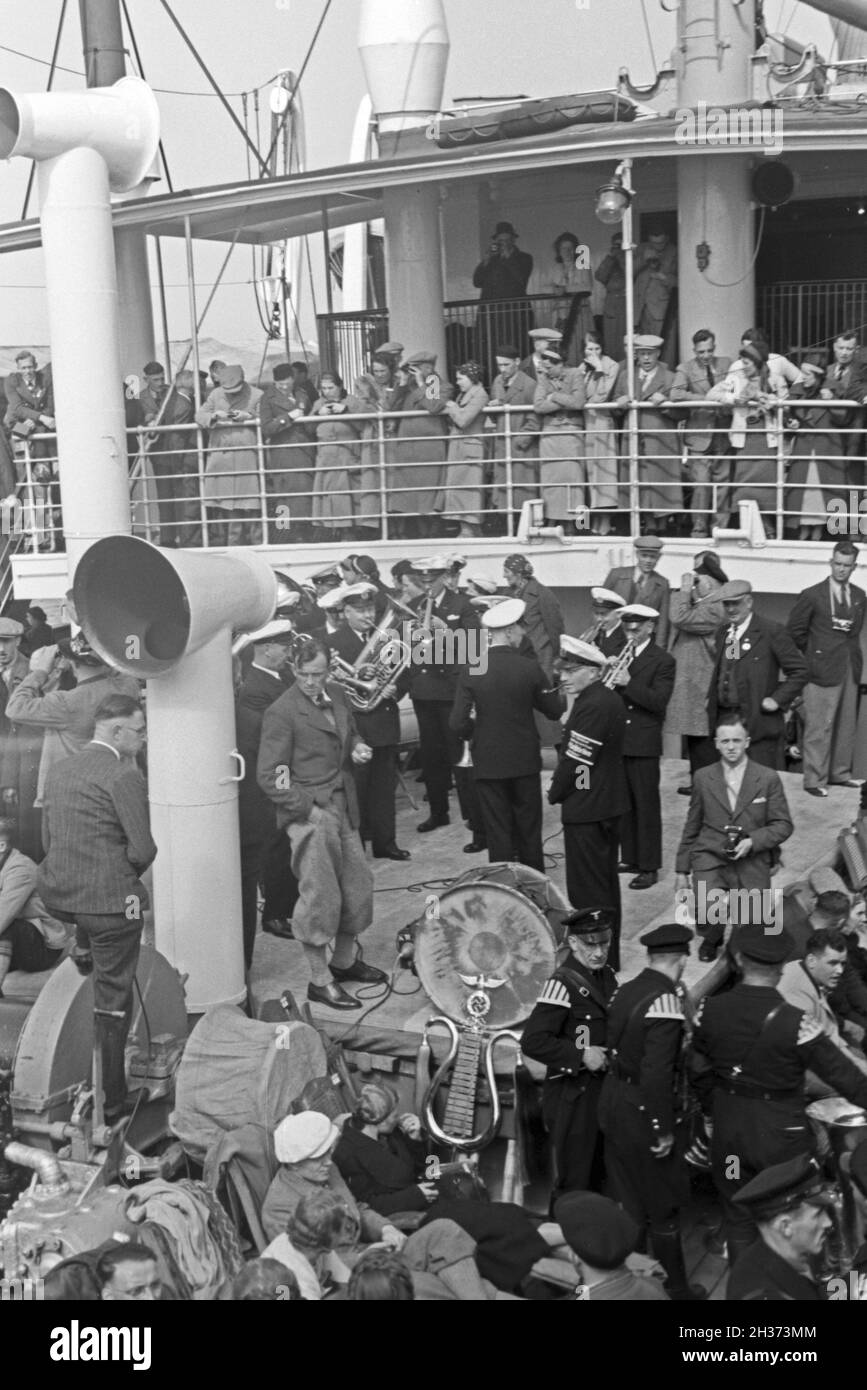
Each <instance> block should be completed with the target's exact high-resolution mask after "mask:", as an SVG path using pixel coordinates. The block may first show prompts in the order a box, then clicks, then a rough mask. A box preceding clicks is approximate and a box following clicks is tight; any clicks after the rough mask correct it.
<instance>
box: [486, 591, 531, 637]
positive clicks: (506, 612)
mask: <svg viewBox="0 0 867 1390" xmlns="http://www.w3.org/2000/svg"><path fill="white" fill-rule="evenodd" d="M526 611H527V605H526V603H525V602H524V600H523V599H522V598H507V599H504V600H503V602H502V603H495V604H494V605H493V607H491V608H489V609H488V611H487V613H483V614H482V627H486V628H490V629H491V630H492V631H495V632H496V631H497V630H498V629H500V628H504V627H513V626H514V625H515V623H519V622H520V621H521V619H522V618H523V616H524V614H525V612H526Z"/></svg>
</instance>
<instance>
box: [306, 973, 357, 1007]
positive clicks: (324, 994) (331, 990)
mask: <svg viewBox="0 0 867 1390" xmlns="http://www.w3.org/2000/svg"><path fill="white" fill-rule="evenodd" d="M307 998H308V999H309V1000H310V1003H311V1004H324V1005H325V1007H326V1008H328V1009H360V1008H361V1000H360V999H355V998H354V997H353V995H351V994H347V992H346V990H345V989H341V988H340V985H338V984H336V983H335V981H333V980H330V981H329V983H328V984H327V985H308V986H307Z"/></svg>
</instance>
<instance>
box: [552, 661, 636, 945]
mask: <svg viewBox="0 0 867 1390" xmlns="http://www.w3.org/2000/svg"><path fill="white" fill-rule="evenodd" d="M605 664H606V658H605V657H604V656H603V655H602V653H601V652H600V651H599V650H598V649H597V648H596V647H591V646H590V645H589V643H587V642H582V641H581V639H580V638H578V637H567V636H563V637H561V638H560V673H561V675H560V678H561V684H562V689H563V693H564V694H565V696H566V699H567V701H572V708H571V710H570V712H569V716H568V718H567V720H566V723H565V725H564V728H563V742H562V744H561V745H560V761H559V763H558V764H557V767H556V769H555V771H554V777H553V779H552V781H551V786H550V787H549V789H548V800H549V801H550V803H551V805H552V806H557V805H559V806H560V807H561V812H560V814H561V817H562V821H563V848H564V850H565V854H566V893H567V895H568V898H569V901H570V903H571V904H572V906H573V907H602V908H609V909H610V910H611V913H612V916H613V919H614V923H613V926H612V940H611V955H610V963H611V968H612V970H619V968H620V880H619V879H618V877H617V862H618V857H619V856H618V850H619V845H620V825H621V822H622V818H623V814H624V812H625V811H626V810H628V807H629V791H628V788H627V785H626V774H625V772H624V771H623V739H624V734H625V730H626V710H625V709H624V707H623V701H622V700H621V698H620V696H619V695H616V694H615V693H614V691H613V690H606V688H605V686H604V685H602V684H601V678H602V671H603V668H604V666H605Z"/></svg>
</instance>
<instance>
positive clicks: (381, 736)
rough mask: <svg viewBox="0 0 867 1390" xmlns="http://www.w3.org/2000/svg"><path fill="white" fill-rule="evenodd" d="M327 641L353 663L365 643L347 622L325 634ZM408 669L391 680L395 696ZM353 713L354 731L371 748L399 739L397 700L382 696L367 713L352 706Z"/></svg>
mask: <svg viewBox="0 0 867 1390" xmlns="http://www.w3.org/2000/svg"><path fill="white" fill-rule="evenodd" d="M328 645H329V647H330V648H331V650H332V652H336V653H337V655H338V656H339V657H340V658H341V660H343V661H348V662H349V665H350V666H354V665H355V662H356V659H357V657H358V655H359V653H360V652H361V651H362V649H363V647H364V646H365V640H364V638H362V637H360V636H359V635H358V633H357V632H354V631H353V630H352V628H351V627H350V626H349V624H348V623H341V624H340V627H339V628H338V629H337V631H336V632H335V633H332V635H331V637H329V639H328ZM411 669H412V668H411V667H409V668H407V670H406V671H404V672H403V674H402V675H401V676H399V677H398V679H397V681H396V682H395V684H396V686H397V698H398V700H399V699H400V698H401V696H402V695H404V694H405V693H406V691H407V689H408V688H409V684H410V680H411V675H410V671H411ZM354 714H355V723H356V726H357V728H358V732H359V733H360V734H361V737H362V738H363V739H364V741H365V743H369V744H370V746H371V748H387V747H391V746H393V745H394V744H397V743H400V712H399V710H398V708H397V700H383V701H381V703H380V704H378V705H377V707H376V709H373V710H371V711H370V713H369V714H365V713H363V712H362V711H361V710H355V711H354Z"/></svg>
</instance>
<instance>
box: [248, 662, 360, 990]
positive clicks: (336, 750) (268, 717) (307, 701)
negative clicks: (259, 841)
mask: <svg viewBox="0 0 867 1390" xmlns="http://www.w3.org/2000/svg"><path fill="white" fill-rule="evenodd" d="M328 663H329V652H328V648H327V647H326V646H325V644H324V643H322V642H317V641H313V640H311V641H309V642H305V643H304V644H302V645H300V646H299V647H298V649H297V650H296V653H295V659H294V662H293V670H294V672H295V684H294V685H293V686H292V688H291V690H287V691H286V693H285V695H281V696H280V698H279V699H278V700H275V701H274V704H273V705H271V707H270V708H269V709H267V710H266V711H265V716H264V719H263V721H262V742H261V744H260V747H259V762H258V766H257V772H256V775H257V777H258V780H259V786H260V787H261V788H262V790H263V791H264V792H265V794H266V795H267V796H269V797H270V798H271V800H272V801H273V802H274V803H275V805H276V806H277V815H278V822H279V824H280V825H281V826H284V827H286V831H287V835H288V838H289V843H290V845H291V848H292V869H293V871H294V873H295V877H296V878H297V880H298V887H299V891H300V896H299V898H298V905H297V907H296V909H295V914H294V918H293V924H292V925H293V930H294V933H295V936H296V938H297V939H298V940H299V941H300V942H301V943H302V945H303V947H304V955H305V958H306V960H307V964H308V966H309V968H310V973H311V977H312V979H311V983H310V984H309V985H308V986H307V998H308V999H309V1000H311V1001H313V1002H314V1003H319V1004H324V1005H325V1006H326V1007H327V1008H330V1009H358V1008H360V1007H361V1005H360V1003H359V1001H358V1000H357V999H355V998H353V996H352V995H351V994H349V993H348V992H347V991H346V990H345V989H343V982H344V981H359V982H361V983H370V984H376V983H379V982H380V981H383V980H385V979H386V976H385V975H384V974H383V972H382V971H381V970H377V969H376V968H375V967H374V966H372V965H367V964H365V962H364V961H363V960H362V959H361V955H360V953H359V952H358V940H357V938H358V937H359V936H360V935H361V933H362V932H363V931H366V930H367V928H368V927H369V926H370V923H371V920H372V918H373V877H372V875H371V872H370V869H369V868H368V865H367V860H366V859H365V857H364V848H363V846H362V843H361V840H360V838H359V835H358V824H359V815H358V798H357V796H356V791H355V781H354V779H353V776H352V764H353V762H369V760H370V757H371V752H372V750H371V749H370V748H369V747H368V745H367V744H366V743H364V742H362V740H361V739H360V738H359V736H358V732H357V730H356V728H355V721H354V719H353V717H352V707H351V705H350V704H349V701H348V700H347V698H346V695H345V694H344V691H343V688H342V687H341V686H340V685H338V684H337V682H336V681H329V679H328ZM332 944H333V948H334V949H333V953H332V956H331V961H330V968H329V962H328V959H327V956H326V947H327V946H329V945H332Z"/></svg>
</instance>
